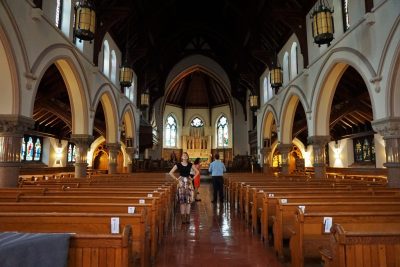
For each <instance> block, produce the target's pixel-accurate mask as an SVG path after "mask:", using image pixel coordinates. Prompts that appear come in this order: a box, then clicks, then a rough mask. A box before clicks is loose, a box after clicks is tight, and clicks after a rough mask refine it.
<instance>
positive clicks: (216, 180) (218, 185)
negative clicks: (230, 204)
mask: <svg viewBox="0 0 400 267" xmlns="http://www.w3.org/2000/svg"><path fill="white" fill-rule="evenodd" d="M212 184H213V188H214V192H213V203H217V195H218V193H219V201H220V202H223V201H224V178H223V177H222V176H212Z"/></svg>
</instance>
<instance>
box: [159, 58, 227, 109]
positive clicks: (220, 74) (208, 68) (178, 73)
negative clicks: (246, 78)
mask: <svg viewBox="0 0 400 267" xmlns="http://www.w3.org/2000/svg"><path fill="white" fill-rule="evenodd" d="M195 71H201V72H203V73H205V74H207V75H209V76H210V77H212V78H213V79H215V80H216V81H217V82H218V83H219V84H220V85H221V88H223V89H224V91H225V93H226V94H227V95H228V98H229V106H230V109H231V113H233V112H232V109H233V102H232V96H231V93H230V92H231V83H230V80H229V76H228V74H227V73H226V72H225V70H224V69H223V68H222V67H221V66H220V65H219V64H218V63H217V62H216V61H214V60H213V59H211V58H209V57H206V56H203V55H192V56H188V57H186V58H184V59H182V60H181V61H180V62H178V63H177V64H176V65H175V66H174V67H173V68H172V70H171V71H170V72H169V74H168V76H167V79H166V82H165V93H164V96H168V94H169V93H170V90H171V89H172V88H173V87H174V85H175V84H176V83H177V82H178V81H179V80H180V79H181V78H182V77H184V76H186V75H188V74H190V73H192V72H195ZM166 99H167V97H164V101H163V105H162V110H164V109H165V105H166Z"/></svg>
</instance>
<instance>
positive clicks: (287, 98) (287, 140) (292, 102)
mask: <svg viewBox="0 0 400 267" xmlns="http://www.w3.org/2000/svg"><path fill="white" fill-rule="evenodd" d="M299 101H300V102H301V104H302V106H303V109H304V111H306V112H307V111H308V110H309V109H310V108H309V105H308V102H307V98H306V96H305V95H304V93H303V91H302V90H301V89H300V88H299V87H298V86H291V88H290V90H287V91H286V94H285V95H284V100H283V104H282V107H281V112H280V121H281V122H283V123H282V124H280V127H279V131H278V139H279V140H280V142H281V143H282V144H291V143H292V130H293V122H294V116H295V113H296V109H297V104H298V103H299ZM307 126H308V120H307Z"/></svg>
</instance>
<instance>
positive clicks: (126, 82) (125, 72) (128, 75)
mask: <svg viewBox="0 0 400 267" xmlns="http://www.w3.org/2000/svg"><path fill="white" fill-rule="evenodd" d="M132 80H133V70H132V69H131V67H129V65H128V64H127V62H125V63H124V64H123V65H122V66H121V67H120V69H119V83H120V85H121V87H131V85H132Z"/></svg>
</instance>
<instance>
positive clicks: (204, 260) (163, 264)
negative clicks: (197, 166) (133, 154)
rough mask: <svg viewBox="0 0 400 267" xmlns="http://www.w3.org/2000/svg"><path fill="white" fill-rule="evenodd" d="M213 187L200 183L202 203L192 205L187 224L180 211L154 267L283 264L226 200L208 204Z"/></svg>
mask: <svg viewBox="0 0 400 267" xmlns="http://www.w3.org/2000/svg"><path fill="white" fill-rule="evenodd" d="M211 193H212V186H211V184H210V183H202V184H201V187H200V195H199V196H200V198H201V199H202V201H201V202H196V203H194V204H193V205H192V210H191V218H190V224H181V220H180V218H179V214H178V213H176V215H177V216H176V217H175V218H176V219H175V220H174V221H173V222H172V226H171V229H169V230H168V233H167V234H166V236H165V239H164V240H163V242H162V244H161V245H160V250H159V253H158V255H157V259H156V262H155V266H156V267H167V266H168V267H172V266H179V267H180V266H190V267H197V266H201V267H214V266H217V267H225V266H226V267H227V266H229V267H236V266H237V267H257V266H267V267H283V266H284V265H282V264H281V263H279V262H278V260H277V258H276V257H275V255H274V254H273V252H272V250H271V249H268V248H266V247H265V246H264V245H263V243H262V242H261V241H260V238H259V236H258V235H252V234H251V231H250V230H249V229H248V228H247V227H245V225H244V223H243V221H242V220H241V219H240V218H239V217H238V215H237V214H236V212H235V210H234V208H233V207H230V205H229V204H228V203H217V204H212V203H211V196H212V194H211Z"/></svg>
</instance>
